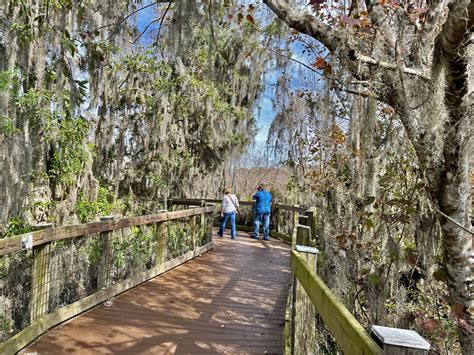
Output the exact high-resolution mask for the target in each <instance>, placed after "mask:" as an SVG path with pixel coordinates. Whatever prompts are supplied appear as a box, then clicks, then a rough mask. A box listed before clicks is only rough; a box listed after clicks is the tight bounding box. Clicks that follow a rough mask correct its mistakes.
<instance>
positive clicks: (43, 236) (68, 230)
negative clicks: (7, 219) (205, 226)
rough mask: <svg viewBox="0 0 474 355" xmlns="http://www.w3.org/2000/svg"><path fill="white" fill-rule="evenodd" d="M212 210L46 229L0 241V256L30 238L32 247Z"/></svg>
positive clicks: (160, 214)
mask: <svg viewBox="0 0 474 355" xmlns="http://www.w3.org/2000/svg"><path fill="white" fill-rule="evenodd" d="M213 210H214V206H206V207H199V208H194V209H187V210H182V211H175V212H161V213H157V214H152V215H147V216H138V217H128V218H122V219H118V220H110V221H101V222H91V223H84V224H76V225H71V226H64V227H59V228H48V229H43V230H39V231H35V232H30V233H25V234H21V235H17V236H14V237H9V238H5V239H0V256H3V255H7V254H10V253H13V252H17V251H21V250H22V239H23V238H25V237H31V238H32V246H38V245H41V244H45V243H48V242H51V241H58V240H64V239H69V238H75V237H80V236H83V235H88V234H97V233H100V232H107V231H113V230H117V229H122V228H126V227H131V226H138V225H146V224H151V223H157V222H164V221H171V220H174V219H179V218H185V217H190V216H194V215H198V214H201V213H208V212H212V211H213Z"/></svg>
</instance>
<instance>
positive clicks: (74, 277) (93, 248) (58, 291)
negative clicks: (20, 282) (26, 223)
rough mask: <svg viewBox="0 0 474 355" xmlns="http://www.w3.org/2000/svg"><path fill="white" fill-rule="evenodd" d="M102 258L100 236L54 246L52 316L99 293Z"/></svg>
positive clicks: (50, 284) (81, 238)
mask: <svg viewBox="0 0 474 355" xmlns="http://www.w3.org/2000/svg"><path fill="white" fill-rule="evenodd" d="M100 255H101V243H100V236H99V235H98V234H94V235H88V236H83V237H79V238H74V239H69V240H60V241H57V242H53V243H51V250H50V277H49V280H48V279H46V280H47V281H49V287H48V288H47V289H49V302H48V304H49V307H48V312H49V313H51V312H54V311H55V310H57V309H59V308H61V307H64V306H66V305H68V304H71V303H73V302H76V301H78V300H80V299H82V298H84V297H87V296H89V295H91V294H93V293H94V292H95V291H96V290H97V279H98V266H99V262H100Z"/></svg>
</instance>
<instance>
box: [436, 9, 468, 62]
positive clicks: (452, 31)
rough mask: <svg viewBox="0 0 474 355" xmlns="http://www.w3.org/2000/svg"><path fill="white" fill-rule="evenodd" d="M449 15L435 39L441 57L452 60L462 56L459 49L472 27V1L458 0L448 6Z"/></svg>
mask: <svg viewBox="0 0 474 355" xmlns="http://www.w3.org/2000/svg"><path fill="white" fill-rule="evenodd" d="M448 7H449V14H448V17H447V19H446V22H445V23H444V25H443V28H442V30H441V32H440V33H439V34H438V36H437V38H436V45H437V48H438V49H439V50H440V51H441V53H442V55H443V56H444V57H445V58H446V59H448V60H452V59H454V58H455V57H457V56H459V55H462V53H461V52H462V51H461V50H460V47H461V46H462V45H463V43H464V42H465V40H467V39H468V38H466V37H467V35H468V34H469V32H470V31H471V30H472V27H473V26H474V0H459V1H454V2H452V3H451V4H449V6H448Z"/></svg>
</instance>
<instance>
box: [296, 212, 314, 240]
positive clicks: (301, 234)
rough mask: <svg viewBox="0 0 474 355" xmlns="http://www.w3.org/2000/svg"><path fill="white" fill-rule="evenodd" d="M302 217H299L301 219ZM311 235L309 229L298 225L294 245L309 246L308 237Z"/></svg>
mask: <svg viewBox="0 0 474 355" xmlns="http://www.w3.org/2000/svg"><path fill="white" fill-rule="evenodd" d="M301 217H302V216H300V218H301ZM310 233H311V228H309V227H308V226H306V225H302V224H298V226H297V228H296V244H297V245H305V246H308V245H309V240H310V239H309V236H310Z"/></svg>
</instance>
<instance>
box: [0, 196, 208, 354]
mask: <svg viewBox="0 0 474 355" xmlns="http://www.w3.org/2000/svg"><path fill="white" fill-rule="evenodd" d="M198 206H201V207H196V208H191V209H186V210H180V211H175V212H166V211H161V212H160V213H157V214H153V215H148V216H140V217H130V218H122V219H117V220H114V219H113V217H104V218H103V219H102V220H101V221H100V222H92V223H87V224H79V225H73V226H65V227H59V228H52V227H50V226H46V227H47V228H40V229H39V230H36V231H33V232H31V233H26V234H22V235H18V236H14V237H10V238H6V239H2V240H0V266H1V268H2V271H3V272H4V275H3V278H2V279H0V287H1V294H0V325H1V326H2V329H1V330H2V337H3V340H4V341H3V342H2V343H0V353H1V354H13V353H15V352H17V351H19V350H21V349H22V348H23V347H24V346H26V345H27V344H28V343H30V342H31V341H33V340H34V339H35V338H37V337H38V336H40V335H41V334H42V333H44V332H45V331H47V330H48V329H50V328H52V327H53V326H55V325H57V324H59V323H61V322H64V321H65V320H67V319H70V318H72V317H74V316H76V315H77V314H79V313H82V312H84V311H85V310H87V309H89V308H92V307H94V306H96V305H98V304H100V303H102V302H105V301H109V302H112V299H113V297H114V296H115V295H117V294H120V293H122V292H124V291H126V290H128V289H130V288H132V287H135V286H137V285H139V284H140V283H143V282H145V281H146V280H149V279H151V278H153V277H155V276H157V275H159V274H161V273H163V272H165V271H167V270H170V269H171V268H174V267H176V266H177V265H180V264H182V263H184V262H186V261H188V260H190V259H192V258H194V257H196V256H199V255H200V254H202V253H203V252H206V251H208V250H210V249H211V248H212V247H213V243H212V222H213V218H212V213H213V211H214V205H209V204H208V205H206V204H205V203H204V202H202V203H199V204H198ZM43 227H44V226H43ZM132 232H134V233H135V234H133V233H132ZM117 233H118V234H119V235H116V234H117ZM173 233H174V234H173ZM173 235H174V238H175V239H173V243H168V241H170V239H169V238H171V237H172V236H173ZM168 244H170V245H171V244H172V245H171V246H170V245H168ZM131 245H135V246H136V251H137V254H141V255H137V258H136V260H132V258H131V256H130V255H129V253H131V252H132V250H131V249H133V247H132V246H131ZM129 249H130V250H129ZM81 251H85V254H87V255H88V258H89V259H87V260H84V257H83V256H82V254H84V253H81ZM115 254H117V255H115ZM79 255H80V256H79ZM119 256H120V257H121V258H122V259H127V258H129V260H125V262H124V260H119V259H118V258H119ZM139 258H141V259H142V260H141V261H140V263H138V262H137V260H138V259H139ZM145 259H146V260H145ZM91 260H92V261H91ZM75 262H80V263H82V264H83V265H85V266H84V267H85V268H86V269H87V270H86V272H85V273H84V277H89V279H87V280H86V281H85V283H84V285H80V286H81V287H80V288H81V289H88V291H87V292H85V293H84V292H83V291H81V292H82V293H81V292H77V293H78V294H74V295H68V296H69V297H64V293H65V292H67V287H68V286H70V285H67V284H66V287H63V286H64V285H62V286H58V285H57V283H58V282H56V281H55V279H56V278H57V279H58V280H59V276H58V275H60V274H61V273H62V272H63V273H64V272H71V275H73V274H74V271H71V270H69V271H68V270H67V269H66V268H64V267H63V266H64V264H68V265H69V264H70V265H69V266H70V267H72V268H74V263H75ZM127 262H128V264H127ZM129 264H136V265H135V266H133V267H132V266H130V265H129ZM18 267H21V268H23V270H20V272H18V270H16V269H17V268H18ZM15 275H17V277H18V280H16V279H13V278H14V277H15ZM91 275H92V276H91ZM9 277H10V278H11V279H8V278H9ZM62 277H63V278H64V275H62ZM20 278H21V279H20ZM66 279H67V278H66ZM17 281H18V285H16V284H14V283H15V282H17ZM68 281H69V282H70V280H66V281H64V280H63V279H61V282H63V283H64V282H66V283H67V282H68ZM9 283H10V284H11V285H10V286H11V287H9ZM15 287H17V288H19V291H18V292H17V291H16V290H15V289H14V288H15ZM7 289H9V290H10V291H7ZM53 294H54V295H62V296H61V297H62V298H65V299H66V300H64V299H61V300H60V299H59V298H60V297H56V296H54V297H53ZM12 314H15V315H16V318H17V319H13V318H14V317H13V316H12ZM14 322H16V324H13V323H14ZM12 329H13V331H12ZM12 333H16V334H12ZM10 335H12V336H10Z"/></svg>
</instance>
